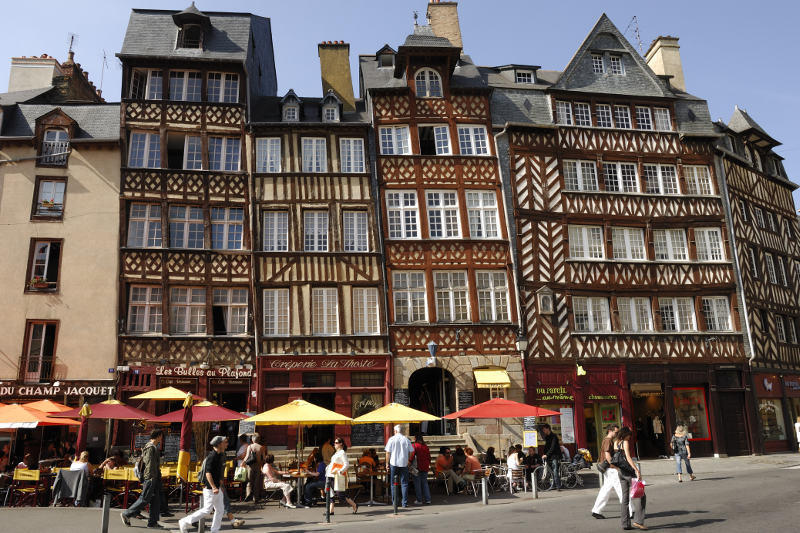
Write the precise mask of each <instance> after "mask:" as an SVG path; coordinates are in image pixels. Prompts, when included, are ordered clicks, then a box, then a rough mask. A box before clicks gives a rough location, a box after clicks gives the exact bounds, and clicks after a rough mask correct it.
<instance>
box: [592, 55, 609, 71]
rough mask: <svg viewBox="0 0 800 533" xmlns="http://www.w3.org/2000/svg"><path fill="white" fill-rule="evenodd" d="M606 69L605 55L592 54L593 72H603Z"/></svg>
mask: <svg viewBox="0 0 800 533" xmlns="http://www.w3.org/2000/svg"><path fill="white" fill-rule="evenodd" d="M605 71H606V68H605V66H604V65H603V56H602V55H600V54H592V72H594V73H595V74H602V73H603V72H605Z"/></svg>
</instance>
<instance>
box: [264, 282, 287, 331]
mask: <svg viewBox="0 0 800 533" xmlns="http://www.w3.org/2000/svg"><path fill="white" fill-rule="evenodd" d="M262 294H263V296H264V335H265V336H268V337H280V336H285V335H288V334H289V289H264V291H263V293H262Z"/></svg>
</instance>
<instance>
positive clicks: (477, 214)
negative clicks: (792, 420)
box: [466, 191, 500, 239]
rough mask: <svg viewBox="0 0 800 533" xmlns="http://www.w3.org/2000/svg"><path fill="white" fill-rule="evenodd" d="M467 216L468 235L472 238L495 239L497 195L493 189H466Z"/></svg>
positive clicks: (497, 232)
mask: <svg viewBox="0 0 800 533" xmlns="http://www.w3.org/2000/svg"><path fill="white" fill-rule="evenodd" d="M466 195H467V216H468V218H469V235H470V237H471V238H473V239H496V238H498V237H499V236H500V231H499V229H498V226H497V196H496V195H495V192H494V191H467V193H466Z"/></svg>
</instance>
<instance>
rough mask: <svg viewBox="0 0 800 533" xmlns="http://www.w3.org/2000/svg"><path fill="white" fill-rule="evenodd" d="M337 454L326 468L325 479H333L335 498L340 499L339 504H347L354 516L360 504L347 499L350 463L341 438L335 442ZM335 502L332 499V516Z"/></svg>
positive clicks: (337, 438)
mask: <svg viewBox="0 0 800 533" xmlns="http://www.w3.org/2000/svg"><path fill="white" fill-rule="evenodd" d="M333 446H334V448H335V449H336V452H335V453H334V454H333V456H332V457H331V460H330V462H328V466H327V467H326V468H325V477H326V478H330V479H331V485H332V487H333V491H334V493H335V496H338V497H339V503H347V504H348V505H349V506H350V507H351V508H352V509H353V514H356V513H357V512H358V504H357V503H356V502H354V501H353V500H351V499H350V498H348V497H347V469H348V468H350V462H349V461H348V460H347V446H346V445H345V443H344V441H343V440H342V439H341V438H340V437H336V438H335V439H334V441H333ZM334 502H335V500H334V499H333V498H331V514H333V506H334Z"/></svg>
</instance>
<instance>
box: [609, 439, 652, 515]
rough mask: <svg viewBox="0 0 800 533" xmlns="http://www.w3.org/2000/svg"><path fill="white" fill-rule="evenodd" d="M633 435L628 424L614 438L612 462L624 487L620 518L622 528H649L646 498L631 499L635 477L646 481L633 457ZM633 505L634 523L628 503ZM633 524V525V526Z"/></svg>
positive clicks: (641, 481) (622, 487)
mask: <svg viewBox="0 0 800 533" xmlns="http://www.w3.org/2000/svg"><path fill="white" fill-rule="evenodd" d="M631 435H633V432H632V431H631V428H629V427H628V426H623V427H622V428H621V429H620V430H619V432H618V433H617V436H616V437H615V438H614V453H613V455H612V456H611V464H613V465H614V466H616V467H617V469H618V470H619V483H620V488H621V489H622V491H621V492H622V500H621V501H620V518H621V520H622V529H633V528H636V529H647V527H645V525H644V508H645V503H646V501H647V500H646V499H645V497H644V495H642V497H641V498H633V499H631V484H632V481H633V480H634V479H636V480H638V482H640V483H644V480H643V479H642V473H641V472H640V471H639V467H638V466H636V463H635V462H634V460H633V457H631V443H630V441H631ZM629 503H630V504H631V506H632V507H633V523H631V516H630V515H629V514H628V504H629ZM631 526H632V527H631Z"/></svg>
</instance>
